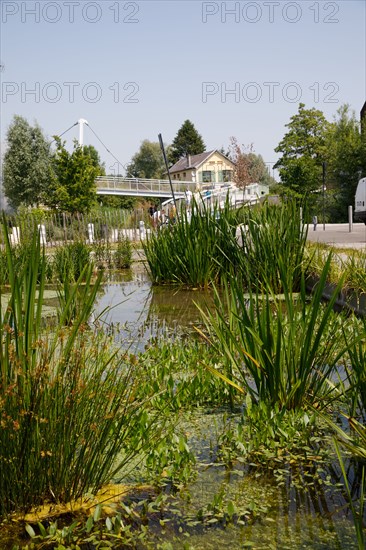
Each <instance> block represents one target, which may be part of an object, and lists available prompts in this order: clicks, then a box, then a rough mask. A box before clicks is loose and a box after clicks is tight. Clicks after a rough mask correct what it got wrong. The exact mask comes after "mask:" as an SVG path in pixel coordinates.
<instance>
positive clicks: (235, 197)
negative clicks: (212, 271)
mask: <svg viewBox="0 0 366 550" xmlns="http://www.w3.org/2000/svg"><path fill="white" fill-rule="evenodd" d="M95 184H96V187H97V194H98V195H115V196H120V197H156V198H160V199H165V201H164V202H163V203H162V204H163V205H167V206H168V205H169V203H173V197H172V190H171V186H170V183H169V180H158V179H143V178H125V177H123V176H99V177H98V178H96V180H95ZM253 185H254V186H256V185H257V184H252V185H248V186H247V187H246V188H245V189H239V188H238V187H236V185H235V184H234V183H232V182H226V183H199V184H197V183H196V182H194V181H193V182H192V181H177V180H175V181H173V182H172V186H173V190H174V195H175V199H176V200H177V201H179V200H181V199H186V198H187V195H186V192H187V191H188V190H190V191H191V192H192V196H194V197H195V199H196V201H197V203H198V204H200V203H204V204H206V205H208V204H210V205H211V206H213V205H214V204H216V205H217V206H220V207H223V206H224V204H225V201H226V200H227V199H229V203H230V205H231V206H232V207H234V208H238V207H239V206H241V205H243V204H246V205H247V206H252V205H254V204H257V203H258V202H259V197H258V195H257V194H256V193H255V192H253V191H254V189H252V187H253Z"/></svg>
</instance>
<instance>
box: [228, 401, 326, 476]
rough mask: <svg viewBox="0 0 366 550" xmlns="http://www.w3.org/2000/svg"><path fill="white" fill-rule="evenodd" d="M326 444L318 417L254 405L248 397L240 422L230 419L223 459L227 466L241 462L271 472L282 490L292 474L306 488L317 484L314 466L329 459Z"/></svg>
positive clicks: (270, 406) (303, 412) (313, 414)
mask: <svg viewBox="0 0 366 550" xmlns="http://www.w3.org/2000/svg"><path fill="white" fill-rule="evenodd" d="M234 420H235V419H234ZM324 443H325V438H324V431H322V430H320V429H319V427H318V422H317V415H316V413H314V412H313V413H310V412H305V411H303V410H301V409H299V410H287V409H281V408H280V407H279V405H278V404H276V405H274V406H273V405H271V404H269V403H266V402H260V403H258V404H253V403H252V401H251V398H250V396H249V394H248V395H247V397H246V406H245V408H244V411H243V413H242V414H241V415H240V416H239V419H236V422H233V419H230V418H229V419H228V422H227V424H226V426H225V430H224V432H223V434H222V435H221V438H220V457H221V458H222V459H223V460H224V461H225V463H232V462H234V461H239V462H244V463H246V464H248V463H250V464H251V465H252V466H256V467H257V468H261V469H265V470H269V471H271V472H272V473H273V474H274V475H275V478H276V480H277V483H278V485H279V486H281V485H284V484H285V483H287V480H288V475H289V472H290V471H291V473H292V483H293V484H296V485H298V486H299V485H300V486H301V485H302V486H304V485H305V484H309V483H310V484H312V483H313V482H314V481H315V479H314V468H313V466H314V463H315V462H316V463H317V465H318V466H319V465H320V463H321V462H323V461H324V460H325V459H326V458H329V456H328V457H327V455H329V451H328V452H327V451H326V448H325V445H324ZM307 476H310V478H309V477H308V479H307V480H306V477H307Z"/></svg>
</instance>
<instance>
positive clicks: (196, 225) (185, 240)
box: [143, 201, 236, 288]
mask: <svg viewBox="0 0 366 550" xmlns="http://www.w3.org/2000/svg"><path fill="white" fill-rule="evenodd" d="M234 219H235V214H233V213H232V212H231V211H230V208H229V204H228V203H226V205H225V207H224V208H223V209H220V208H219V207H218V206H217V205H214V206H213V208H212V209H211V208H210V207H209V206H206V205H199V204H198V203H197V202H196V201H193V204H192V210H191V211H190V212H189V211H187V210H185V209H182V210H181V212H180V215H179V219H178V221H177V223H176V224H170V225H168V226H166V227H165V226H162V227H161V228H160V229H159V230H158V231H157V232H153V233H152V234H151V236H150V237H149V238H148V239H147V241H146V242H145V243H143V247H144V251H145V254H146V260H147V264H148V267H149V269H150V272H151V275H152V279H153V281H154V282H155V283H159V284H163V283H171V284H181V285H189V286H194V287H200V288H207V287H208V286H209V285H211V284H212V283H213V282H215V281H216V282H217V281H218V280H219V279H220V276H221V273H222V272H223V270H225V264H226V263H227V262H229V263H231V256H232V248H233V247H234V248H235V247H236V243H235V239H234V237H233V236H234V235H235V223H234ZM229 233H230V235H231V237H229Z"/></svg>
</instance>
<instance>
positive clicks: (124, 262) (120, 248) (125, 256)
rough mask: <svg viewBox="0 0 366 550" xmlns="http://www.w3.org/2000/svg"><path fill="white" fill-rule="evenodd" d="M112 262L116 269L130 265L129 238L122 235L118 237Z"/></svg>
mask: <svg viewBox="0 0 366 550" xmlns="http://www.w3.org/2000/svg"><path fill="white" fill-rule="evenodd" d="M113 262H114V265H115V266H116V267H117V269H126V268H128V267H131V263H132V245H131V241H130V239H128V238H127V237H125V236H123V235H121V236H119V238H118V243H117V250H116V251H115V252H114V254H113Z"/></svg>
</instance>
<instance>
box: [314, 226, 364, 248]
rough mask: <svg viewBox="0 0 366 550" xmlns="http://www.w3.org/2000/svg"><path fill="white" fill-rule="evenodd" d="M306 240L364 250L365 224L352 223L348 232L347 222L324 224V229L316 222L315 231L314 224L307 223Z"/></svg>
mask: <svg viewBox="0 0 366 550" xmlns="http://www.w3.org/2000/svg"><path fill="white" fill-rule="evenodd" d="M308 240H309V241H313V242H319V243H326V244H331V245H333V246H336V247H339V248H358V249H361V250H362V249H365V250H366V225H365V224H363V223H354V224H353V226H352V231H351V232H350V230H349V224H348V223H339V224H325V230H324V229H323V224H320V223H318V225H317V228H316V231H314V226H313V225H312V224H309V230H308Z"/></svg>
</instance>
